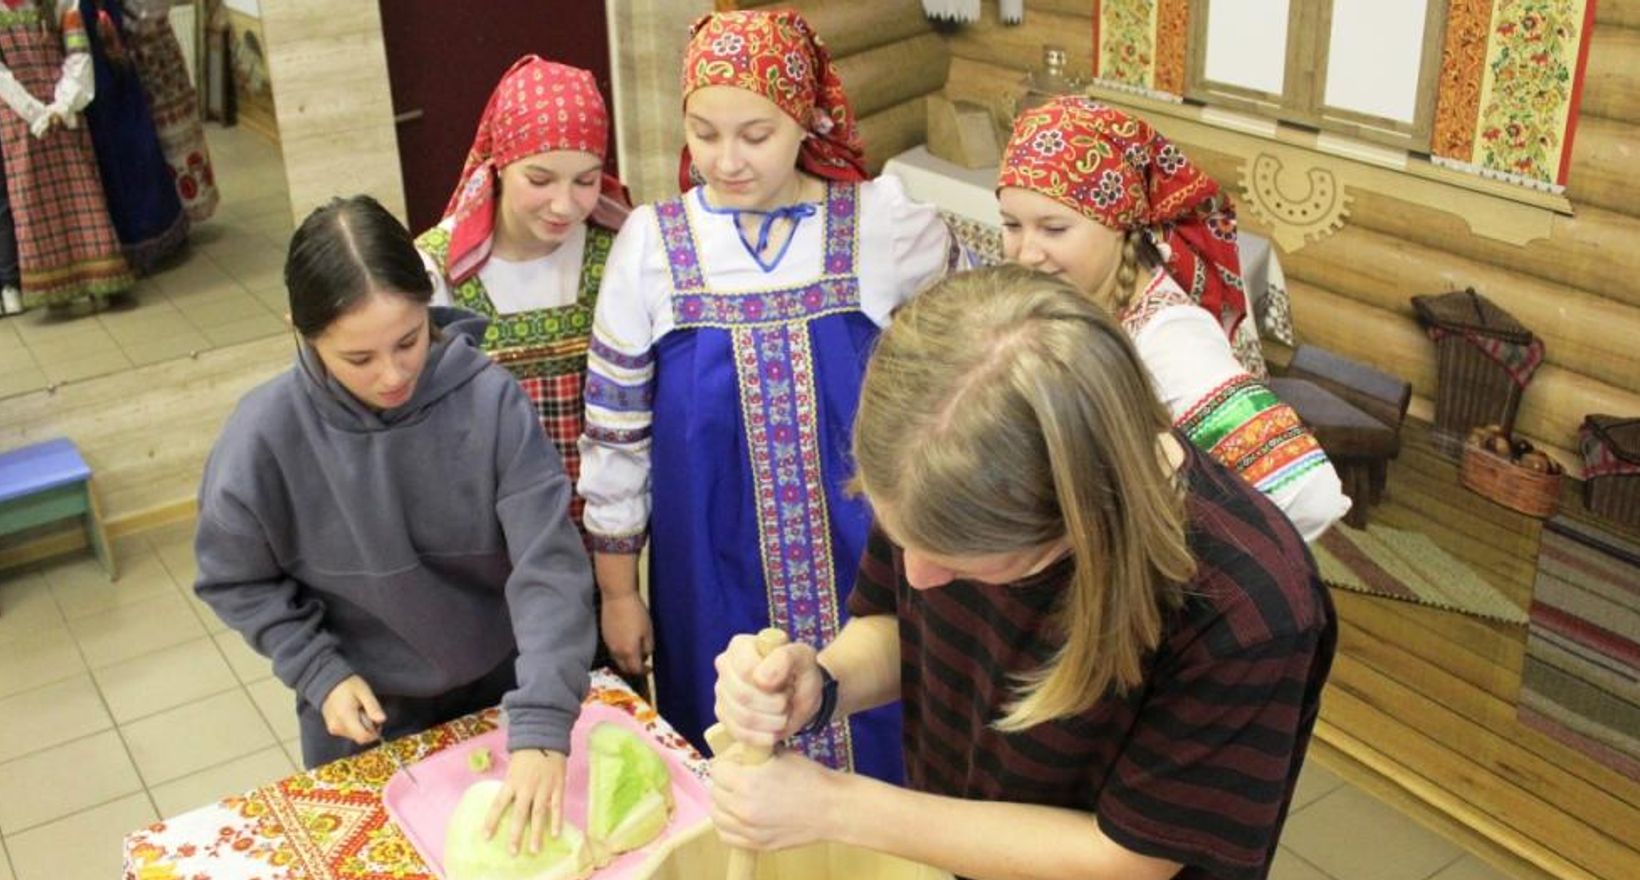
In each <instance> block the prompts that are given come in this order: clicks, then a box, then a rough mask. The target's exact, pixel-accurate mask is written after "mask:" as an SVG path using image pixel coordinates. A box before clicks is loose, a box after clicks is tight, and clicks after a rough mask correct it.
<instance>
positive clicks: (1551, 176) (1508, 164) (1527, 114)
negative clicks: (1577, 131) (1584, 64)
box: [1470, 0, 1589, 183]
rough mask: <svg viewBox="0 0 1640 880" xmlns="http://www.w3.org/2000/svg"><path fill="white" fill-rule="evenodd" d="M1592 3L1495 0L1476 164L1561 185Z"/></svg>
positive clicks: (1481, 100)
mask: <svg viewBox="0 0 1640 880" xmlns="http://www.w3.org/2000/svg"><path fill="white" fill-rule="evenodd" d="M1588 5H1589V4H1588V0H1497V5H1496V8H1495V9H1494V12H1493V16H1492V28H1491V39H1490V41H1489V45H1488V47H1487V56H1486V66H1485V74H1484V79H1483V80H1482V84H1481V92H1480V103H1481V110H1480V116H1479V118H1478V119H1477V120H1476V124H1475V148H1474V154H1473V157H1472V158H1471V159H1470V161H1471V162H1473V163H1474V164H1476V165H1478V166H1480V167H1482V168H1485V169H1488V170H1491V171H1494V172H1498V173H1502V174H1507V175H1512V176H1515V177H1520V178H1524V179H1526V180H1536V181H1542V182H1545V183H1559V182H1561V181H1560V178H1561V171H1562V167H1563V164H1564V163H1563V162H1562V161H1561V159H1562V156H1563V155H1564V153H1565V150H1566V148H1567V145H1568V142H1569V140H1570V138H1569V135H1570V130H1569V122H1570V120H1571V118H1572V113H1573V112H1574V108H1573V103H1574V100H1573V99H1574V97H1575V95H1576V91H1577V81H1578V77H1579V74H1580V70H1579V67H1580V61H1581V56H1582V48H1583V42H1584V39H1585V35H1586V34H1585V31H1586V29H1585V26H1584V25H1585V20H1586V17H1587V13H1588Z"/></svg>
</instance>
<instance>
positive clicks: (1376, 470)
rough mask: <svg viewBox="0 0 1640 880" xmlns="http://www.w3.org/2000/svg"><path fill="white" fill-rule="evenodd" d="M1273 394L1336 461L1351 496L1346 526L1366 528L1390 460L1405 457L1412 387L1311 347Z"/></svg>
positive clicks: (1298, 355) (1276, 381) (1301, 351)
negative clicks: (1403, 428) (1404, 434)
mask: <svg viewBox="0 0 1640 880" xmlns="http://www.w3.org/2000/svg"><path fill="white" fill-rule="evenodd" d="M1270 390H1271V391H1274V392H1275V394H1276V396H1277V397H1280V398H1281V399H1282V400H1284V401H1286V402H1287V404H1288V405H1290V406H1292V408H1293V409H1294V410H1295V411H1297V412H1298V417H1299V418H1301V419H1303V420H1304V423H1305V424H1306V425H1308V426H1309V427H1310V430H1311V432H1312V433H1314V434H1315V439H1316V440H1317V441H1318V442H1320V444H1321V448H1322V449H1323V450H1325V451H1326V453H1327V457H1328V458H1329V459H1331V460H1332V463H1333V467H1334V468H1335V469H1336V470H1337V471H1338V477H1339V479H1340V480H1341V481H1342V482H1343V484H1344V494H1346V495H1348V496H1349V497H1350V502H1351V503H1350V512H1349V513H1348V514H1347V515H1346V516H1345V517H1344V522H1345V523H1347V524H1348V525H1351V526H1354V527H1355V528H1358V529H1360V528H1366V525H1367V508H1368V507H1369V506H1371V505H1373V504H1377V503H1378V502H1379V501H1381V500H1382V499H1383V496H1384V489H1385V483H1386V481H1387V479H1388V476H1389V461H1390V459H1392V458H1395V457H1396V456H1397V455H1399V454H1400V452H1401V422H1402V421H1404V420H1405V419H1406V413H1407V405H1408V404H1409V403H1410V402H1411V401H1412V385H1411V384H1410V383H1408V382H1406V381H1404V380H1402V379H1398V378H1396V377H1394V376H1391V375H1389V374H1388V373H1385V372H1382V371H1380V370H1375V369H1373V368H1372V367H1369V366H1366V365H1365V364H1360V363H1356V362H1355V361H1352V360H1348V359H1346V358H1342V357H1339V356H1338V355H1336V354H1333V353H1332V352H1329V351H1326V350H1324V349H1320V348H1316V347H1314V346H1310V345H1301V346H1299V347H1298V350H1297V351H1296V352H1294V353H1293V359H1292V361H1291V362H1290V363H1289V364H1288V365H1287V372H1286V374H1285V375H1284V376H1283V377H1281V378H1273V379H1271V380H1270Z"/></svg>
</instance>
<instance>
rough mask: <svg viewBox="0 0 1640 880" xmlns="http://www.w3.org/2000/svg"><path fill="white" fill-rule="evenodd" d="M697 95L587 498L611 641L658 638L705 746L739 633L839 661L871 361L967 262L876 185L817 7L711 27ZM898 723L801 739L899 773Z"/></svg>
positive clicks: (666, 670) (621, 284)
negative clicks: (642, 569) (644, 582)
mask: <svg viewBox="0 0 1640 880" xmlns="http://www.w3.org/2000/svg"><path fill="white" fill-rule="evenodd" d="M683 94H684V106H683V115H684V139H685V142H686V144H687V146H686V148H685V149H684V152H683V159H682V166H681V169H680V178H681V180H680V183H681V185H682V187H683V188H684V189H685V192H684V193H683V194H682V195H681V196H680V197H678V198H675V199H670V200H668V201H664V202H661V203H659V204H656V205H653V206H646V207H642V208H638V209H637V210H636V211H635V212H634V213H633V215H632V218H631V220H630V221H629V222H628V223H627V225H626V226H625V227H624V228H623V229H622V231H621V234H620V236H619V237H618V238H617V239H616V241H615V248H614V250H613V251H612V252H611V254H610V259H609V268H608V271H607V272H606V274H605V277H604V286H603V291H602V292H601V293H600V294H599V299H598V312H597V322H596V325H595V326H594V329H593V338H592V352H591V357H590V368H589V376H588V380H587V429H586V439H585V441H584V442H583V460H582V472H581V483H580V488H581V493H582V494H583V495H584V496H585V497H586V499H587V507H586V526H587V531H588V532H590V533H591V535H592V541H593V550H594V559H595V568H596V571H597V575H598V583H599V587H600V589H601V591H602V596H603V603H604V614H603V621H602V626H603V634H604V637H605V640H606V641H607V642H608V643H609V645H610V649H611V651H612V653H613V654H614V655H615V657H616V658H617V660H619V661H620V662H621V664H622V667H623V668H624V669H626V670H627V671H636V670H640V669H642V668H644V666H645V665H646V662H647V660H648V655H649V654H650V648H651V642H653V649H654V658H655V664H654V672H655V684H656V695H657V697H658V703H659V706H660V709H661V714H662V715H663V716H665V717H666V719H667V720H668V721H670V722H671V723H672V725H673V726H674V727H676V728H678V729H679V730H680V731H682V732H683V733H684V734H685V735H687V736H688V737H690V738H691V739H692V740H693V741H694V742H695V743H696V744H697V745H699V744H701V734H702V731H703V730H704V729H705V728H706V726H707V725H708V724H710V723H711V722H712V720H713V696H712V682H713V680H714V678H715V674H714V672H713V669H712V657H713V655H714V654H716V653H717V651H718V650H719V649H721V648H722V647H723V645H724V644H725V643H726V642H727V641H728V639H729V637H730V636H732V635H733V634H735V633H743V632H754V631H756V630H758V629H760V628H762V627H764V626H768V625H773V626H778V627H780V628H781V629H784V630H786V631H787V632H788V633H790V634H791V636H792V638H793V640H794V641H800V642H806V643H809V644H822V643H824V642H826V641H829V640H830V638H831V637H832V636H833V635H835V633H836V632H837V631H838V629H839V628H840V627H841V625H842V623H843V622H844V620H845V618H846V614H845V613H844V611H843V608H842V606H843V599H844V597H846V596H847V594H848V591H849V589H850V587H851V586H852V584H853V581H854V572H855V566H856V564H857V562H858V560H859V558H860V553H861V551H862V549H863V547H864V541H865V536H866V530H867V525H868V522H869V513H868V511H867V509H866V507H865V504H864V503H863V502H862V501H861V500H860V499H858V498H857V497H854V496H853V495H851V494H850V493H848V492H847V491H845V489H844V484H845V482H846V481H847V479H848V478H849V476H850V475H851V473H852V471H853V468H852V467H851V466H850V463H849V461H848V457H847V448H848V434H849V429H850V426H851V425H852V423H853V420H854V408H855V404H856V402H857V400H858V398H859V391H860V380H861V376H862V374H863V372H864V368H865V362H866V355H867V353H868V352H869V351H870V348H871V345H872V343H873V341H874V340H875V339H876V337H877V333H878V331H879V329H880V328H881V327H882V326H883V325H885V324H886V323H887V322H888V318H889V314H890V313H891V312H892V311H893V310H894V308H895V307H896V306H897V305H899V304H900V303H902V302H904V301H905V300H906V299H907V298H909V297H910V296H911V295H912V294H913V293H914V292H915V291H916V290H917V289H918V288H919V287H921V286H922V285H923V284H925V283H926V282H928V281H929V280H931V279H933V278H934V277H936V276H938V275H940V274H941V273H942V272H943V271H945V269H946V267H947V265H948V263H949V261H951V260H952V259H954V254H955V251H954V248H953V244H952V239H951V237H950V235H949V234H948V232H947V230H946V229H945V226H944V224H943V223H942V222H941V221H940V219H939V216H938V214H937V212H936V211H935V210H934V209H932V208H929V207H925V206H922V205H918V204H915V203H913V202H911V201H910V200H908V199H907V198H906V195H905V192H904V190H903V189H902V188H901V187H900V184H899V182H898V181H897V180H894V179H892V178H879V179H876V180H867V179H866V173H865V170H864V165H865V162H864V157H863V155H862V152H861V147H860V139H859V131H858V129H857V127H856V124H855V118H854V114H853V112H852V110H851V109H850V107H849V104H848V100H847V99H846V97H845V96H844V94H843V88H842V82H841V80H840V79H839V78H838V75H837V71H836V69H835V67H834V66H833V65H832V61H831V56H830V53H829V52H828V51H827V49H826V46H825V44H824V43H823V42H821V40H820V38H819V37H818V36H817V35H815V33H814V32H813V31H812V30H811V29H810V27H809V25H808V23H807V22H806V21H804V20H803V18H802V17H801V16H800V15H798V14H797V13H795V12H791V11H786V10H781V11H766V10H752V11H740V12H726V13H718V14H716V15H710V16H707V17H705V18H703V19H701V20H700V21H699V22H698V23H697V24H696V25H695V27H694V30H693V33H692V38H691V40H690V42H689V46H688V50H687V54H686V57H685V61H684V70H683ZM646 542H647V543H648V544H649V547H650V558H651V569H650V580H649V585H650V595H649V598H650V602H651V607H649V608H646V607H645V605H644V604H643V602H642V601H641V600H640V599H639V597H638V584H637V580H638V579H637V558H638V551H639V550H640V549H641V548H642V547H643V545H644V544H645V543H646ZM651 610H652V611H653V628H652V627H651ZM898 727H899V725H898V711H897V708H894V707H888V708H885V709H883V710H878V711H877V712H875V713H867V714H865V715H861V716H856V717H855V718H853V719H851V720H850V721H849V722H839V723H836V724H830V725H827V726H825V727H824V728H821V729H817V730H814V731H807V732H805V733H806V735H805V736H802V737H800V738H799V741H800V743H801V745H802V747H803V748H804V750H805V751H807V752H808V753H809V754H810V755H812V756H815V757H816V758H818V759H820V760H822V761H825V762H826V763H828V764H830V765H832V766H852V767H855V768H857V769H860V770H862V771H864V772H867V773H871V774H874V775H877V776H882V777H887V778H898V777H899V775H900V773H901V770H900V766H901V765H900V760H899V752H900V743H899V732H898Z"/></svg>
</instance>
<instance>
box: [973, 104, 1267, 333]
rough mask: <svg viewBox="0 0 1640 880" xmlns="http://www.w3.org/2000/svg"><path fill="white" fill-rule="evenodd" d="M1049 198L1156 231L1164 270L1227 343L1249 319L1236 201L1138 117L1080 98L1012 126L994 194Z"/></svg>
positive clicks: (1120, 224)
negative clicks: (1215, 322) (1015, 190)
mask: <svg viewBox="0 0 1640 880" xmlns="http://www.w3.org/2000/svg"><path fill="white" fill-rule="evenodd" d="M1010 186H1012V187H1019V188H1020V189H1026V190H1030V191H1031V192H1034V193H1040V194H1041V195H1045V196H1047V197H1048V198H1050V199H1053V200H1054V201H1056V202H1059V203H1060V204H1062V205H1065V206H1066V207H1068V208H1070V209H1072V210H1074V211H1076V212H1077V213H1079V214H1081V215H1083V216H1084V217H1088V218H1090V219H1092V220H1095V221H1098V222H1099V223H1102V224H1104V225H1105V226H1108V227H1110V228H1112V229H1116V230H1119V231H1123V232H1126V231H1130V230H1133V229H1150V230H1153V231H1154V238H1155V241H1156V242H1157V244H1158V248H1157V249H1158V250H1160V251H1161V252H1162V257H1163V262H1164V264H1165V265H1164V268H1165V269H1166V271H1167V274H1168V275H1170V276H1172V278H1173V280H1174V281H1177V282H1178V283H1179V286H1180V287H1183V288H1184V289H1185V291H1186V292H1187V293H1189V294H1190V296H1191V298H1192V299H1194V300H1195V301H1196V302H1199V303H1201V304H1202V306H1203V307H1204V308H1206V309H1207V310H1208V311H1210V312H1212V313H1213V315H1214V316H1215V317H1217V318H1218V319H1219V322H1220V323H1221V324H1222V325H1223V326H1224V331H1225V334H1226V335H1229V334H1230V333H1231V332H1233V331H1234V330H1235V327H1236V324H1237V323H1239V322H1240V321H1241V319H1242V316H1243V315H1245V314H1246V313H1247V295H1246V292H1245V290H1244V289H1243V287H1242V281H1241V258H1240V257H1239V256H1238V255H1237V253H1236V213H1235V208H1234V207H1233V206H1232V205H1231V204H1230V197H1229V196H1228V195H1226V194H1225V193H1223V192H1221V191H1220V190H1219V185H1218V184H1217V183H1215V182H1214V181H1213V179H1212V178H1211V177H1208V176H1207V175H1206V174H1205V173H1204V172H1203V171H1202V170H1201V169H1200V168H1199V167H1197V166H1196V164H1195V163H1193V162H1191V161H1190V160H1189V159H1186V158H1185V156H1184V154H1183V153H1181V152H1179V148H1178V147H1175V146H1174V145H1173V144H1172V142H1170V141H1168V139H1167V138H1164V137H1162V136H1161V135H1160V134H1158V133H1157V132H1156V129H1154V128H1152V127H1151V126H1150V123H1148V122H1145V121H1144V120H1142V119H1139V118H1138V117H1135V116H1131V115H1129V114H1127V113H1124V112H1122V111H1120V110H1117V109H1114V108H1112V107H1107V106H1105V105H1104V104H1100V103H1098V102H1095V101H1092V100H1090V99H1088V98H1083V97H1079V96H1065V97H1058V98H1053V99H1052V100H1050V101H1048V102H1047V103H1044V104H1042V105H1039V106H1037V107H1033V108H1031V109H1030V110H1027V111H1025V112H1024V113H1022V114H1020V116H1019V118H1018V119H1016V120H1014V133H1013V137H1011V138H1009V140H1008V149H1007V151H1006V153H1005V154H1004V155H1003V157H1002V173H1001V175H1000V176H999V177H998V179H997V188H998V189H1001V188H1003V187H1010Z"/></svg>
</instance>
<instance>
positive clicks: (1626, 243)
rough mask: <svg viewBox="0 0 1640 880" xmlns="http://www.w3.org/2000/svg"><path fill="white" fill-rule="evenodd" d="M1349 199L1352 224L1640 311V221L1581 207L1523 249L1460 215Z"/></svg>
mask: <svg viewBox="0 0 1640 880" xmlns="http://www.w3.org/2000/svg"><path fill="white" fill-rule="evenodd" d="M1350 194H1351V196H1352V197H1353V201H1352V202H1351V204H1350V217H1349V224H1350V226H1357V227H1361V228H1365V229H1372V230H1375V231H1377V232H1381V233H1384V234H1385V235H1389V236H1391V237H1394V238H1399V239H1404V240H1406V241H1409V242H1416V243H1418V244H1421V245H1423V246H1425V247H1429V248H1434V249H1436V250H1445V251H1448V252H1450V253H1453V254H1457V255H1460V256H1463V257H1467V258H1469V259H1471V260H1476V261H1479V262H1482V263H1491V264H1493V265H1496V266H1508V267H1509V268H1511V269H1515V270H1518V271H1520V272H1523V273H1528V274H1530V275H1532V276H1534V277H1536V278H1538V279H1541V280H1543V281H1545V282H1548V283H1550V284H1557V285H1567V286H1571V287H1581V288H1583V289H1584V290H1587V291H1589V292H1591V293H1597V294H1599V295H1601V296H1604V297H1606V298H1608V299H1612V300H1616V301H1618V302H1622V303H1626V304H1628V305H1630V306H1640V285H1636V284H1635V283H1634V279H1635V278H1640V248H1637V247H1635V246H1634V242H1637V241H1640V217H1635V216H1631V215H1628V214H1621V213H1618V212H1616V211H1608V210H1605V209H1603V208H1598V207H1594V206H1592V205H1580V206H1578V209H1577V213H1576V214H1575V215H1573V216H1570V217H1566V216H1556V217H1555V218H1554V221H1553V223H1552V226H1551V232H1550V234H1549V237H1548V238H1546V239H1540V240H1538V241H1534V242H1532V243H1531V244H1529V245H1527V246H1525V247H1520V246H1517V245H1512V244H1509V243H1507V242H1501V241H1497V240H1495V239H1490V238H1483V237H1481V236H1478V235H1474V234H1472V233H1471V232H1470V231H1469V227H1468V226H1467V225H1465V223H1464V220H1463V218H1461V217H1459V216H1457V215H1455V214H1449V213H1446V212H1444V211H1436V210H1433V209H1430V208H1425V207H1423V206H1420V205H1414V204H1411V203H1410V202H1404V201H1401V200H1400V199H1397V198H1395V197H1394V196H1393V195H1389V194H1386V193H1380V192H1371V191H1366V190H1358V189H1352V190H1350ZM1630 320H1633V318H1631V319H1630Z"/></svg>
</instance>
